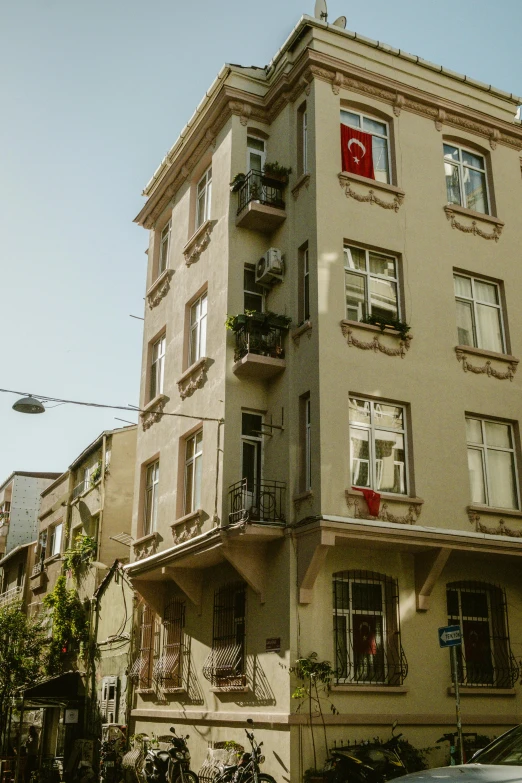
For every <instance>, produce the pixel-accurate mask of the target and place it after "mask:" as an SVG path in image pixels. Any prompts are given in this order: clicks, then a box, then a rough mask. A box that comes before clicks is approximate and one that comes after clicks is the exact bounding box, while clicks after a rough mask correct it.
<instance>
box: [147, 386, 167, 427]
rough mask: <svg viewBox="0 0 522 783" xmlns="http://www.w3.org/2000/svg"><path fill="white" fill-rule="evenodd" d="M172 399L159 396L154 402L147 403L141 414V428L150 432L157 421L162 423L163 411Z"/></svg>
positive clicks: (162, 395)
mask: <svg viewBox="0 0 522 783" xmlns="http://www.w3.org/2000/svg"><path fill="white" fill-rule="evenodd" d="M169 400H170V397H167V395H166V394H158V395H156V397H154V399H153V400H151V401H150V402H148V403H147V405H145V407H144V408H143V411H142V412H141V414H140V418H141V426H142V428H143V430H148V429H149V427H152V425H153V424H156V422H157V421H161V419H162V417H163V409H164V407H165V405H166V404H167V402H168V401H169Z"/></svg>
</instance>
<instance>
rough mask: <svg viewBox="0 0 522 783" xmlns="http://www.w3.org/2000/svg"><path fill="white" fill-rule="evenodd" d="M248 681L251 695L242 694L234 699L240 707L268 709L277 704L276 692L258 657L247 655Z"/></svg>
mask: <svg viewBox="0 0 522 783" xmlns="http://www.w3.org/2000/svg"><path fill="white" fill-rule="evenodd" d="M246 679H247V683H248V685H249V686H250V693H245V694H241V695H240V696H239V698H236V699H234V701H235V703H236V704H237V705H238V706H240V707H254V706H256V705H257V706H258V707H262V706H265V707H268V706H271V705H274V704H275V703H276V699H275V695H274V692H273V690H272V688H271V687H270V683H269V682H268V678H267V676H266V674H265V672H264V669H263V667H262V666H261V664H260V663H259V659H258V657H257V655H247V660H246Z"/></svg>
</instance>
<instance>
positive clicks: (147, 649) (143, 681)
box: [129, 606, 160, 690]
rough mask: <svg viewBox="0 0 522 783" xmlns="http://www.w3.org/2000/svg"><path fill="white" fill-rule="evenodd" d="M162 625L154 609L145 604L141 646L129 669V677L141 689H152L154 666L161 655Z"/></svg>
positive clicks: (142, 611) (141, 626)
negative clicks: (160, 636)
mask: <svg viewBox="0 0 522 783" xmlns="http://www.w3.org/2000/svg"><path fill="white" fill-rule="evenodd" d="M159 633H160V625H159V619H158V617H157V615H156V614H155V613H154V612H153V610H152V609H151V608H150V607H148V606H144V607H143V608H142V610H141V623H140V647H139V652H138V655H137V656H136V659H135V661H134V663H133V664H132V666H131V668H130V670H129V677H130V678H131V679H132V681H133V682H134V684H135V685H136V686H137V687H138V688H139V689H140V690H151V689H152V686H153V676H152V675H153V667H154V662H155V659H156V658H157V657H158V655H159Z"/></svg>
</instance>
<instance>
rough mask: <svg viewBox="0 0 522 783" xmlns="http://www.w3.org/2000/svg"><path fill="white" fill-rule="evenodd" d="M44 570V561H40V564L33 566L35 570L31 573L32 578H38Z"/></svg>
mask: <svg viewBox="0 0 522 783" xmlns="http://www.w3.org/2000/svg"><path fill="white" fill-rule="evenodd" d="M44 568H45V566H44V561H43V560H40V562H39V563H36V564H35V565H34V566H33V570H32V571H31V576H37V575H38V574H41V573H42V571H43V570H44Z"/></svg>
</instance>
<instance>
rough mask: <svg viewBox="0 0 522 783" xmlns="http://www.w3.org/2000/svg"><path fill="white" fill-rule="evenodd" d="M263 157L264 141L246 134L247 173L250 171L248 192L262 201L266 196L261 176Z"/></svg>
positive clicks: (264, 156)
mask: <svg viewBox="0 0 522 783" xmlns="http://www.w3.org/2000/svg"><path fill="white" fill-rule="evenodd" d="M265 159H266V153H265V142H264V141H263V139H257V138H256V137H255V136H247V173H248V172H249V171H250V172H252V173H251V175H250V177H251V180H250V193H251V196H252V198H253V199H255V200H257V199H260V200H262V201H263V200H264V199H265V197H266V193H265V190H266V189H265V188H264V187H263V177H262V171H263V167H264V165H265Z"/></svg>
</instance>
